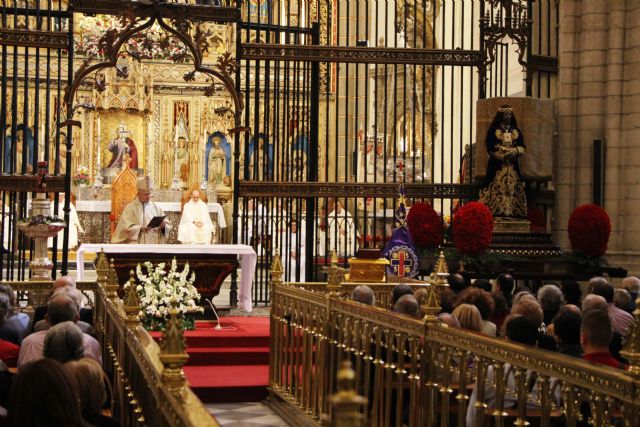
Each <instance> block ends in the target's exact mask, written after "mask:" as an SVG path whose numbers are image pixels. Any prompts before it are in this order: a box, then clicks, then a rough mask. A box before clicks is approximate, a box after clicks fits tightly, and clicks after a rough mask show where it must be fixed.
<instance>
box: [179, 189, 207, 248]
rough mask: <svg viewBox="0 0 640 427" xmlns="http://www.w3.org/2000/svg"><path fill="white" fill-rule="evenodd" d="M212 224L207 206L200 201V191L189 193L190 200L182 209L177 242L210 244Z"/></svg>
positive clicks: (195, 190)
mask: <svg viewBox="0 0 640 427" xmlns="http://www.w3.org/2000/svg"><path fill="white" fill-rule="evenodd" d="M212 233H213V222H212V221H211V216H210V215H209V208H208V207H207V204H206V203H205V202H203V201H202V200H200V191H199V190H198V189H194V190H192V191H191V198H190V200H189V201H188V202H187V203H185V204H184V207H183V208H182V218H180V225H179V226H178V240H180V242H182V243H200V244H208V243H211V237H212Z"/></svg>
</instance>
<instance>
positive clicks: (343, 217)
mask: <svg viewBox="0 0 640 427" xmlns="http://www.w3.org/2000/svg"><path fill="white" fill-rule="evenodd" d="M327 218H328V220H329V236H328V237H329V250H330V251H335V252H336V254H337V255H338V256H340V257H344V256H352V255H354V254H355V253H356V252H357V251H358V237H359V236H360V235H359V233H358V229H357V228H356V226H355V224H354V222H353V217H352V216H351V212H349V211H348V210H346V209H345V208H344V205H343V204H342V202H341V201H337V202H336V204H335V208H334V210H332V211H331V212H329V214H328V215H327Z"/></svg>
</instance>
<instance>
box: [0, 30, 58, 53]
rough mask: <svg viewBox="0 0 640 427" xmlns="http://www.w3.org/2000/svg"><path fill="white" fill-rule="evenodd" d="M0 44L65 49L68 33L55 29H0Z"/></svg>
mask: <svg viewBox="0 0 640 427" xmlns="http://www.w3.org/2000/svg"><path fill="white" fill-rule="evenodd" d="M0 46H24V47H39V48H49V49H67V48H68V47H69V35H68V34H67V33H66V32H56V31H38V30H10V29H0Z"/></svg>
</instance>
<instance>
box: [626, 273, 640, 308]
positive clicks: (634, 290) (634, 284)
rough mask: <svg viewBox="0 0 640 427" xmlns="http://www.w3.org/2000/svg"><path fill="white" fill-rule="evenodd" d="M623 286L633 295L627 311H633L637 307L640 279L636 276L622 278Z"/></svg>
mask: <svg viewBox="0 0 640 427" xmlns="http://www.w3.org/2000/svg"><path fill="white" fill-rule="evenodd" d="M622 288H623V289H626V290H627V292H629V294H630V295H631V301H630V302H629V307H628V308H627V311H629V312H630V313H632V312H633V311H634V310H635V309H636V299H637V298H638V293H639V292H640V279H638V278H637V277H636V276H629V277H625V278H624V279H622Z"/></svg>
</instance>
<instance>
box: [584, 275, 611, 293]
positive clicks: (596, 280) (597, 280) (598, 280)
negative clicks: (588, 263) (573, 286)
mask: <svg viewBox="0 0 640 427" xmlns="http://www.w3.org/2000/svg"><path fill="white" fill-rule="evenodd" d="M607 285H609V281H608V280H607V279H605V278H604V277H601V276H596V277H592V278H591V279H589V284H588V285H587V291H589V293H592V292H593V289H594V288H596V287H599V286H607Z"/></svg>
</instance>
